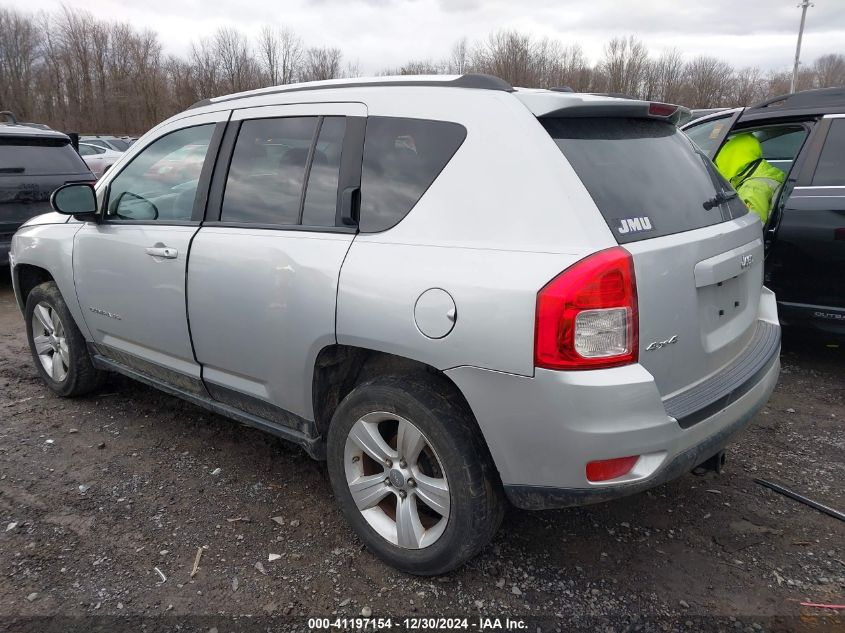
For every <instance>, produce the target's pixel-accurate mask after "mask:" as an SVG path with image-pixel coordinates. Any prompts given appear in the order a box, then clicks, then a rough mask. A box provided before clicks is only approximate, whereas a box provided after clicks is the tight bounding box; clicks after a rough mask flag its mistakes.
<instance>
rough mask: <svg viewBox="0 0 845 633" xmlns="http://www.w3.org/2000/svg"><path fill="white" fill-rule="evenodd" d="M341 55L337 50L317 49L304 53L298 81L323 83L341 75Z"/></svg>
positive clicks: (310, 49)
mask: <svg viewBox="0 0 845 633" xmlns="http://www.w3.org/2000/svg"><path fill="white" fill-rule="evenodd" d="M342 60H343V54H342V53H341V52H340V49H339V48H329V47H327V46H325V47H318V48H309V49H308V50H307V51H305V60H304V62H303V64H302V71H301V73H300V76H299V81H323V80H326V79H336V78H338V77H340V75H341V61H342Z"/></svg>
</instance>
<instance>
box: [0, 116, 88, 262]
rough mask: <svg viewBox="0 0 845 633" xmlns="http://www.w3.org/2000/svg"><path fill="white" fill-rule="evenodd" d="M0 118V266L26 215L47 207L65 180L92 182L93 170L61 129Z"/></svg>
mask: <svg viewBox="0 0 845 633" xmlns="http://www.w3.org/2000/svg"><path fill="white" fill-rule="evenodd" d="M3 114H4V115H5V116H6V117H8V118H9V119H10V122H9V123H6V122H0V266H4V265H6V264H7V263H8V261H9V247H10V245H11V242H12V235H14V233H15V231H17V230H18V227H19V226H20V225H21V224H23V223H24V222H26V221H27V220H28V219H29V218H32V217H35V216H36V215H40V214H42V213H47V212H48V211H51V209H50V194H51V193H52V192H53V190H54V189H56V188H57V187H59V186H61V185H63V184H65V183H68V182H94V180H96V179H95V178H94V174H92V173H91V170H89V169H88V166H87V165H86V164H85V162H84V161H83V160H82V158H80V156H79V154H77V153H76V150H75V149H73V146H72V145H71V144H70V138H69V137H68V136H66V135H64V134H62V133H61V132H56V131H55V130H51V129H49V128H48V129H44V126H38V127H36V126H34V125H29V124H26V123H17V122H15V121H14V118H12V117H9V116H8V114H7V113H3Z"/></svg>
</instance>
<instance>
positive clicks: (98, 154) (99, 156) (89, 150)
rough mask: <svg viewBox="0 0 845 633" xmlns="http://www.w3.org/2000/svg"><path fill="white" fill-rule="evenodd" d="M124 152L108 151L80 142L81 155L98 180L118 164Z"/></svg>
mask: <svg viewBox="0 0 845 633" xmlns="http://www.w3.org/2000/svg"><path fill="white" fill-rule="evenodd" d="M122 154H123V152H117V151H115V150H111V149H106V148H105V147H100V146H99V145H92V144H91V143H86V142H84V141H80V142H79V155H80V156H82V160H84V161H85V164H86V165H88V168H89V169H90V170H91V171H92V172H93V174H94V175H95V176H96V177H97V178H101V177H102V176H103V174H105V173H106V172H107V171H108V170H109V168H110V167H111V166H112V165H114V164H115V162H117V159H118V158H120V157H121V155H122Z"/></svg>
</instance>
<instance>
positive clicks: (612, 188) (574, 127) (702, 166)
mask: <svg viewBox="0 0 845 633" xmlns="http://www.w3.org/2000/svg"><path fill="white" fill-rule="evenodd" d="M542 122H543V124H544V126H545V127H546V129H547V130H548V131H549V133H550V134H551V136H552V137H553V138H554V139H555V142H556V143H557V145H558V147H559V148H560V149H561V150H562V152H563V154H564V155H565V156H566V158H567V159H568V160H569V162H570V164H571V165H572V166H573V168H574V169H575V171H576V173H577V174H578V175H579V177H580V178H581V180H582V182H583V183H584V185H585V186H586V188H587V190H588V192H589V193H590V195H591V196H592V198H593V200H594V202H595V203H596V206H597V207H598V209H599V210H600V211H601V213H602V215H603V216H604V219H605V220H606V222H607V224H608V227H609V228H610V230H611V231H612V232H613V235H614V237H615V238H616V240H617V242H618V243H619V244H621V245H622V246H624V247H625V248H626V249H627V250H628V251H629V252H630V253H631V254H632V256H633V259H634V267H635V273H636V283H637V295H638V303H639V346H640V347H639V360H640V363H641V364H642V365H643V366H644V367H645V368H646V369H648V370H649V372H650V373H651V374H652V375H653V376H654V378H655V381H656V383H657V386H658V389H659V390H660V393H661V394H662V395H663V396H664V397H668V396H671V395H672V394H674V393H677V392H679V391H682V390H683V389H685V388H687V387H689V386H691V385H693V384H695V383H697V382H699V381H701V380H703V379H705V378H707V377H708V376H710V375H711V374H713V373H715V372H716V371H718V370H719V369H720V368H722V367H723V366H725V365H726V364H728V363H729V362H731V360H733V359H734V358H735V357H736V356H738V355H739V354H740V353H741V352H742V351H743V350H744V349H745V347H746V346H747V345H748V343H749V341H750V340H751V338H752V336H753V335H754V331H755V327H756V323H757V317H758V309H759V302H760V295H761V287H762V278H763V241H762V231H761V227H760V222H759V220H758V219H757V217H756V216H755V215H752V214H748V210H747V209H746V208H745V206H744V205H743V204H742V202H741V201H740V200H739V199H738V198H733V199H730V200H725V199H724V198H722V196H723V195H725V194H726V193H728V192H730V191H731V189H730V186H729V185H728V184H727V183H726V182H725V181H724V180H723V179H722V178H721V176H719V175H718V173H717V172H716V170H715V167H714V166H713V164H712V163H711V161H710V160H709V159H708V158H707V157H706V156H704V155H703V154H702V153H700V152H699V151H697V149H696V148H695V146H694V145H693V143H691V142H690V140H689V139H688V138H687V137H686V136H685V135H684V134H683V133H682V132H680V131H679V130H678V129H677V128H676V127H675V126H674V125H672V124H671V123H668V122H665V121H659V120H654V119H645V118H622V117H596V118H571V119H565V118H560V119H552V120H549V119H543V120H542Z"/></svg>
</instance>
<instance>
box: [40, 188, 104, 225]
mask: <svg viewBox="0 0 845 633" xmlns="http://www.w3.org/2000/svg"><path fill="white" fill-rule="evenodd" d="M50 206H52V207H53V209H54V210H55V211H57V212H58V213H63V214H64V215H72V216H74V217H76V219H78V220H93V219H94V217H95V215H96V213H97V196H96V195H95V193H94V187H93V186H91V185H89V184H88V183H71V184H69V185H62V186H61V187H59V188H58V189H56V190H55V191H54V192H53V194H52V195H51V196H50Z"/></svg>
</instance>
